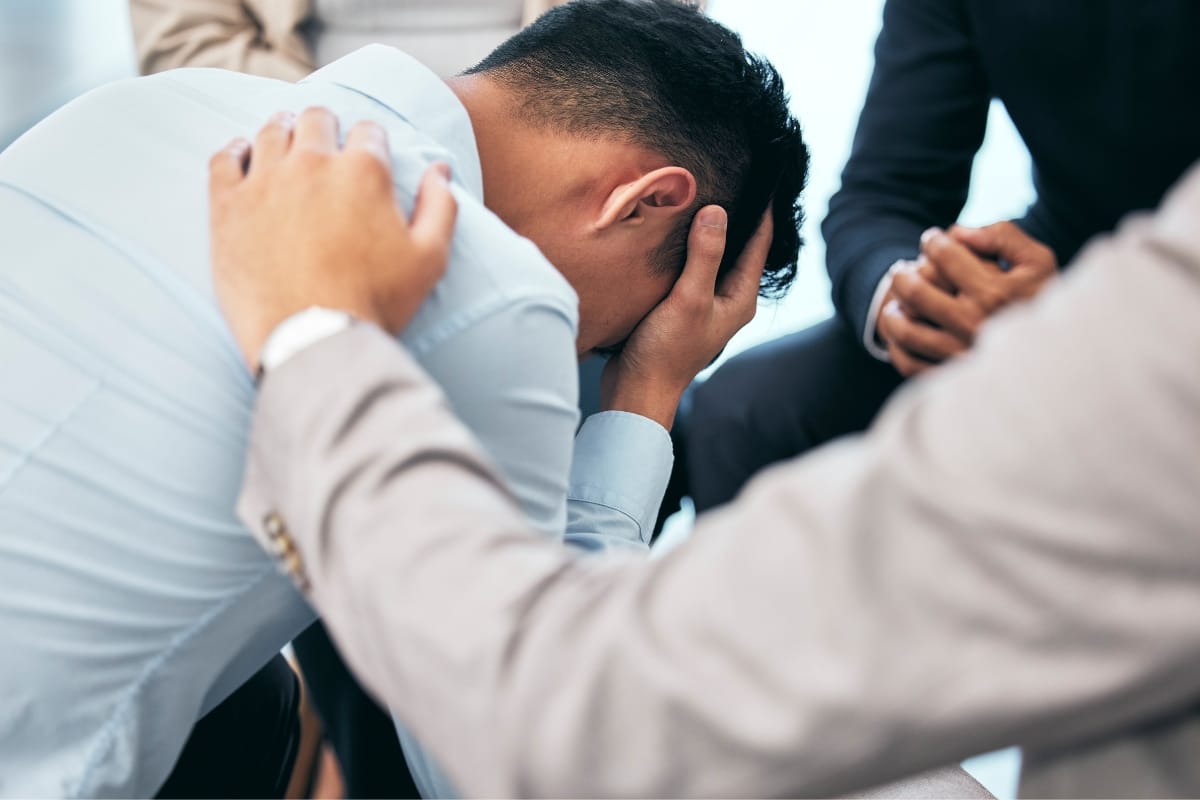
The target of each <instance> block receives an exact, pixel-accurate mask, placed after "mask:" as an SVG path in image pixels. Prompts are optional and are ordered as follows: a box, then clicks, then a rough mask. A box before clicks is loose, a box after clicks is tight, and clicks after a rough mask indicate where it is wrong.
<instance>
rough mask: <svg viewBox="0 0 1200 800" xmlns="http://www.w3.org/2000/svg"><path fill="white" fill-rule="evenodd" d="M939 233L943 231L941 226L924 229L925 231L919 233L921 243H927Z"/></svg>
mask: <svg viewBox="0 0 1200 800" xmlns="http://www.w3.org/2000/svg"><path fill="white" fill-rule="evenodd" d="M941 233H943V231H942V229H941V228H937V227H933V228H928V229H926V231H925V232H924V233H922V234H921V244H928V243H929V240H930V239H932V238H933V237H935V236H937V235H939V234H941Z"/></svg>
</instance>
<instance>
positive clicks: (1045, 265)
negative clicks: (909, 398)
mask: <svg viewBox="0 0 1200 800" xmlns="http://www.w3.org/2000/svg"><path fill="white" fill-rule="evenodd" d="M1001 260H1002V261H1006V262H1008V265H1009V266H1008V269H1002V268H1001V267H1000V264H999V263H998V262H999V261H1001ZM1057 271H1058V261H1057V259H1056V258H1055V256H1054V253H1053V251H1051V250H1050V248H1048V247H1046V246H1045V245H1044V244H1042V243H1041V242H1039V241H1037V240H1036V239H1033V238H1032V237H1030V236H1029V235H1027V234H1026V233H1025V232H1024V231H1022V230H1021V229H1020V228H1018V227H1017V226H1016V225H1014V224H1013V223H1011V222H999V223H996V224H995V225H989V226H988V227H986V228H965V227H962V226H957V225H956V226H954V227H952V228H951V229H950V230H949V231H942V230H940V229H937V228H931V229H929V230H928V231H926V232H925V234H924V235H923V236H922V237H921V255H920V257H919V258H918V259H917V260H916V261H911V262H905V263H904V264H903V265H902V267H901V269H899V270H898V271H897V272H896V273H895V274H894V275H893V276H892V283H891V288H890V289H889V290H888V293H887V295H886V296H885V299H884V304H883V307H882V309H881V311H880V314H879V321H878V323H877V329H878V333H879V338H880V340H881V341H882V342H883V343H884V344H885V345H886V346H887V352H888V355H889V356H890V357H891V360H892V364H893V365H894V366H895V367H896V369H897V370H898V371H899V372H900V373H901V374H902V375H905V376H910V375H915V374H918V373H920V372H924V371H925V370H927V369H929V368H930V367H933V366H935V365H937V364H939V363H941V362H943V361H946V360H947V359H950V358H953V357H954V356H956V355H958V354H960V353H962V352H964V351H966V350H968V349H970V347H971V346H972V345H973V344H974V343H975V337H976V336H977V335H978V333H979V329H980V327H981V326H982V325H983V323H984V322H986V321H987V320H988V319H989V318H990V317H991V316H992V315H994V314H995V313H996V312H997V311H999V310H1001V309H1002V308H1004V307H1006V306H1008V305H1011V304H1012V303H1015V302H1019V301H1022V300H1028V299H1030V298H1032V297H1033V296H1035V295H1036V294H1037V293H1038V292H1040V291H1041V290H1042V288H1043V287H1044V286H1045V285H1046V284H1047V283H1048V282H1049V281H1050V280H1051V279H1052V278H1053V277H1054V275H1055V274H1056V273H1057Z"/></svg>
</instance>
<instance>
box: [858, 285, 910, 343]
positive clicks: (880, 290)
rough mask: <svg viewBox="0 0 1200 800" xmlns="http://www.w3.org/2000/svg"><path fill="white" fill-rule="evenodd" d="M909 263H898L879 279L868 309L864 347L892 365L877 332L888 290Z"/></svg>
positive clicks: (864, 331) (863, 340)
mask: <svg viewBox="0 0 1200 800" xmlns="http://www.w3.org/2000/svg"><path fill="white" fill-rule="evenodd" d="M908 263H909V262H908V261H897V262H896V263H895V264H892V265H891V266H890V267H888V271H887V272H885V273H883V277H882V278H880V279H879V285H878V286H876V287H875V294H874V295H872V296H871V305H870V306H869V307H868V308H867V324H866V325H865V326H864V328H863V339H862V342H863V347H865V348H867V352H868V353H870V354H871V355H872V356H874V357H875V358H877V359H879V360H880V361H883V362H885V363H887V364H890V363H892V358H891V356H889V355H888V352H887V350H886V349H885V348H884V347H882V346H880V344H879V339H878V338H877V337H876V336H875V331H876V328H877V326H878V324H879V314H880V312H881V311H883V298H884V297H886V296H887V293H888V289H890V288H891V286H892V276H893V275H895V274H896V273H897V272H899V271H900V270H902V269H904V266H905V265H906V264H908Z"/></svg>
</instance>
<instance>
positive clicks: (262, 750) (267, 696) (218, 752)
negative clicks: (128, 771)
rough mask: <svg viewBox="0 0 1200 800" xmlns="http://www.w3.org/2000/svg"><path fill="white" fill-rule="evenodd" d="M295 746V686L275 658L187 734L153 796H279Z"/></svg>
mask: <svg viewBox="0 0 1200 800" xmlns="http://www.w3.org/2000/svg"><path fill="white" fill-rule="evenodd" d="M299 745H300V683H299V681H298V680H297V678H296V673H294V672H292V668H291V667H290V666H289V665H288V663H287V660H286V659H285V658H284V657H283V656H281V655H276V656H275V658H273V659H271V661H270V662H268V663H267V665H266V666H265V667H263V668H262V669H261V670H259V671H258V672H257V673H255V674H254V676H253V677H251V678H250V680H248V681H246V683H244V684H243V685H242V686H241V687H239V688H238V690H237V691H235V692H234V693H233V694H231V695H230V696H229V697H227V698H225V700H224V701H223V702H222V703H221V704H220V705H218V706H217V707H216V708H214V709H213V710H212V711H210V712H208V713H207V714H205V715H204V717H203V718H201V720H200V721H199V722H197V723H196V726H195V727H194V728H193V729H192V733H191V735H190V736H189V737H188V740H187V743H186V744H185V745H184V748H183V752H182V753H181V754H180V756H179V760H178V761H176V762H175V768H174V769H173V770H172V771H171V774H170V776H168V778H167V781H166V783H164V784H163V786H162V788H161V789H159V790H158V795H157V796H158V797H283V796H284V795H285V794H286V792H287V786H288V781H289V779H290V778H291V776H292V767H293V766H294V765H295V763H296V752H297V749H298V748H299Z"/></svg>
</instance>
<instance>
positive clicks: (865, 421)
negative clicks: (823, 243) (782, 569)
mask: <svg viewBox="0 0 1200 800" xmlns="http://www.w3.org/2000/svg"><path fill="white" fill-rule="evenodd" d="M901 382H902V378H901V377H900V375H899V374H898V373H897V372H896V370H895V369H894V368H893V367H892V366H891V365H890V364H885V363H883V362H881V361H878V360H877V359H875V358H872V357H871V355H870V354H869V353H867V352H866V350H865V349H864V348H863V346H862V343H861V342H860V341H859V339H858V336H857V335H856V334H855V333H854V332H852V331H851V330H850V329H849V327H847V326H846V325H845V324H844V323H843V322H842V321H841V320H840V319H839V318H837V317H834V318H832V319H829V320H826V321H825V322H822V323H819V324H817V325H814V326H813V327H811V328H807V329H805V330H802V331H800V332H798V333H795V334H792V335H790V336H785V337H782V338H780V339H776V340H775V341H772V342H767V343H765V344H762V345H760V346H758V347H755V348H752V349H750V350H747V351H746V352H745V353H742V354H740V355H738V356H736V357H734V358H732V359H730V360H729V361H728V362H726V363H725V364H724V365H723V366H722V367H721V368H720V369H718V370H717V371H716V373H714V374H713V376H712V377H711V378H709V379H708V380H707V381H705V382H704V383H702V384H698V385H697V386H696V387H695V388H694V390H693V391H692V392H691V398H690V407H689V408H688V409H687V416H686V419H685V420H684V422H683V425H682V433H683V435H684V437H685V438H686V448H685V456H684V458H685V459H686V465H685V467H684V468H685V469H686V474H687V480H688V488H689V490H690V493H691V496H692V499H693V500H694V501H695V504H696V511H697V512H701V511H705V510H706V509H709V508H712V507H714V506H717V505H721V504H723V503H727V502H729V501H730V500H732V499H733V498H734V497H736V496H737V494H738V492H739V491H741V489H742V487H743V486H744V485H745V484H746V483H747V482H748V481H749V480H750V479H751V478H752V477H753V476H754V475H755V473H757V472H758V471H760V470H761V469H763V468H764V467H767V466H770V465H771V464H774V463H776V462H779V461H783V460H786V459H789V458H793V457H795V456H797V455H800V454H802V453H805V452H807V451H808V450H811V449H812V448H814V447H817V446H819V445H822V444H824V443H826V442H828V441H830V440H832V439H835V438H837V437H838V436H842V435H844V434H847V433H854V432H857V431H862V430H865V429H866V428H867V426H868V425H870V423H871V420H872V419H874V417H875V414H876V413H877V412H878V411H879V409H880V408H881V407H882V406H883V404H884V402H885V401H886V400H887V398H888V397H889V396H890V395H891V393H892V392H893V391H894V390H895V389H896V387H897V386H899V385H900V383H901ZM676 435H677V436H678V435H679V434H678V433H677V434H676Z"/></svg>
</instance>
